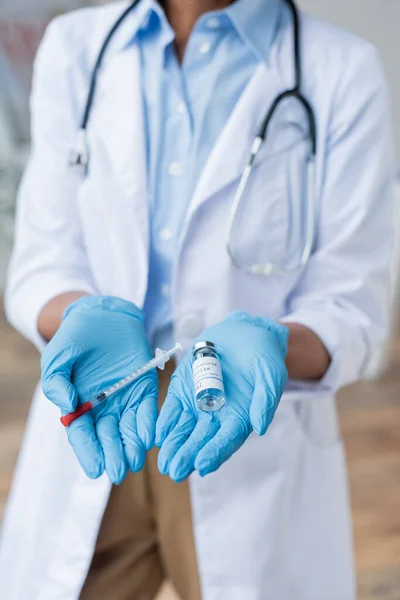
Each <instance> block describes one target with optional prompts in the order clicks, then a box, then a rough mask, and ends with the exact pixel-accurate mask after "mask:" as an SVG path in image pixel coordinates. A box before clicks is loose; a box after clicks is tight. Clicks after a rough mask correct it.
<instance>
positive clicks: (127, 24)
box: [106, 0, 164, 59]
mask: <svg viewBox="0 0 400 600" xmlns="http://www.w3.org/2000/svg"><path fill="white" fill-rule="evenodd" d="M118 4H119V6H118V8H119V10H118V11H116V16H115V21H116V20H117V19H118V17H119V16H120V15H121V14H122V13H123V12H124V10H126V9H127V8H128V6H129V4H131V2H122V3H118ZM152 13H156V14H158V15H159V16H160V18H161V17H162V15H163V14H164V12H163V9H162V8H161V6H160V5H159V4H158V2H156V0H141V1H140V2H139V3H138V4H137V6H135V7H134V8H133V9H132V10H131V12H130V13H129V14H128V15H127V16H126V17H125V19H124V20H123V22H122V23H121V24H120V26H119V27H118V29H117V30H116V31H115V33H114V35H113V37H112V40H111V42H110V45H109V47H108V50H107V54H106V58H108V59H109V58H111V57H112V56H114V55H115V54H117V53H118V52H120V51H122V50H125V49H126V48H128V47H129V46H130V45H131V44H132V43H133V42H134V41H135V38H136V36H137V34H138V32H139V30H140V29H141V28H145V27H146V26H147V24H148V22H149V19H150V16H151V14H152Z"/></svg>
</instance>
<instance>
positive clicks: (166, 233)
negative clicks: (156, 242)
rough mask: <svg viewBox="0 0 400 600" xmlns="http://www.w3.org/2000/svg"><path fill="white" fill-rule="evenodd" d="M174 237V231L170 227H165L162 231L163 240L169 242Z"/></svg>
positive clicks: (161, 238) (161, 237)
mask: <svg viewBox="0 0 400 600" xmlns="http://www.w3.org/2000/svg"><path fill="white" fill-rule="evenodd" d="M171 238H172V231H171V230H170V229H168V227H164V228H163V229H161V231H160V240H162V241H163V242H168V240H170V239H171Z"/></svg>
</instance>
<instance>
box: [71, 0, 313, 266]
mask: <svg viewBox="0 0 400 600" xmlns="http://www.w3.org/2000/svg"><path fill="white" fill-rule="evenodd" d="M139 1H140V0H134V1H133V2H132V3H131V4H130V5H129V6H128V7H127V8H126V9H125V10H124V12H123V13H122V14H121V15H120V17H119V18H118V19H117V21H116V22H115V23H114V25H113V26H112V28H111V29H110V31H109V33H108V34H107V36H106V38H105V40H104V42H103V44H102V46H101V48H100V51H99V54H98V56H97V59H96V62H95V65H94V68H93V72H92V75H91V78H90V85H89V92H88V95H87V99H86V104H85V108H84V111H83V116H82V121H81V126H80V128H79V131H78V136H77V142H76V147H75V149H74V150H73V151H72V152H71V156H70V161H69V164H70V166H81V167H83V168H84V169H85V170H86V169H87V168H88V165H89V147H88V143H87V128H88V123H89V119H90V115H91V112H92V108H93V103H94V97H95V93H96V85H97V80H98V73H99V70H100V67H101V65H102V62H103V58H104V55H105V53H106V50H107V48H108V45H109V43H110V41H111V40H112V38H113V36H114V34H115V33H116V31H117V30H118V28H119V27H120V25H121V24H122V22H123V21H124V20H125V18H126V17H127V16H128V14H129V13H130V12H131V11H132V10H133V9H134V8H135V6H136V5H137V4H138V3H139ZM285 1H286V3H287V4H288V6H289V7H290V9H291V11H292V15H293V31H294V35H293V46H294V66H295V83H294V86H293V87H292V88H291V89H287V90H285V91H284V92H281V93H280V94H279V95H278V96H277V97H276V98H275V100H274V101H273V103H272V105H271V107H270V109H269V111H268V113H267V114H266V116H265V119H264V121H263V122H262V125H261V127H260V130H259V132H258V134H257V136H256V138H255V139H254V142H253V145H252V147H251V152H250V156H249V158H248V161H247V164H246V166H245V168H244V170H243V174H242V176H241V178H240V182H239V186H238V189H237V192H236V194H235V197H234V199H233V202H232V206H231V209H230V214H229V221H228V236H227V245H226V247H227V251H228V254H229V256H230V258H231V260H232V262H233V264H234V265H235V266H236V267H237V268H238V269H241V270H244V271H246V272H248V273H251V274H254V275H266V276H268V275H272V274H285V273H286V274H287V273H294V272H296V271H298V270H300V269H301V268H303V267H304V266H305V265H306V264H307V263H308V261H309V259H310V256H311V252H312V248H313V242H314V235H315V212H316V206H315V158H316V149H317V131H316V120H315V114H314V111H313V109H312V107H311V104H310V103H309V101H308V100H307V98H305V96H303V94H302V92H301V59H300V21H299V14H298V11H297V8H296V5H295V4H294V2H293V0H285ZM288 98H295V99H296V100H297V101H299V102H300V104H301V105H302V107H303V108H304V110H305V113H306V115H307V119H308V127H309V136H310V140H311V149H310V154H309V156H308V158H307V208H306V226H305V231H306V235H305V243H304V247H303V250H302V253H301V256H300V259H299V260H298V262H297V263H296V264H293V265H291V266H288V267H281V266H278V265H276V264H274V263H273V262H266V263H263V264H250V265H248V264H245V263H244V262H242V261H241V260H240V258H239V257H238V256H237V254H236V253H235V252H234V251H233V248H232V236H233V229H234V226H235V223H236V217H237V213H238V209H239V206H240V203H241V202H242V199H243V196H244V193H245V191H246V188H247V185H248V181H249V178H250V174H251V172H252V170H253V166H254V162H255V159H256V157H257V154H258V152H259V150H260V148H261V146H262V144H263V143H264V142H265V141H266V138H267V133H268V126H269V124H270V122H271V120H272V117H273V116H274V114H275V113H276V110H277V108H278V107H279V106H280V105H281V104H282V102H284V101H285V100H287V99H288Z"/></svg>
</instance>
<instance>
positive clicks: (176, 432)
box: [158, 411, 197, 475]
mask: <svg viewBox="0 0 400 600" xmlns="http://www.w3.org/2000/svg"><path fill="white" fill-rule="evenodd" d="M196 422H197V419H196V417H195V415H194V414H193V413H191V412H188V411H185V412H183V413H182V415H181V417H180V419H179V421H178V423H177V425H176V427H175V428H174V429H173V430H172V431H171V433H170V434H169V435H168V436H167V438H166V439H165V441H164V443H163V445H162V446H161V450H160V453H159V455H158V469H159V471H160V473H161V474H162V475H168V473H169V467H170V464H171V461H172V459H173V458H174V456H175V454H176V453H177V452H178V450H179V449H180V448H181V446H183V444H184V443H185V442H186V440H187V439H188V437H189V436H190V434H191V433H192V431H193V429H194V428H195V426H196Z"/></svg>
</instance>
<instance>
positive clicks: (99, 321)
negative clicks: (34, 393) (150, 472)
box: [41, 296, 158, 483]
mask: <svg viewBox="0 0 400 600" xmlns="http://www.w3.org/2000/svg"><path fill="white" fill-rule="evenodd" d="M151 358H152V351H151V348H150V346H149V344H148V341H147V337H146V333H145V329H144V325H143V315H142V312H141V311H140V310H139V309H138V308H137V307H136V306H135V305H134V304H132V303H131V302H127V301H125V300H121V299H119V298H113V297H107V296H96V297H90V296H86V297H83V298H80V299H79V300H77V301H76V302H74V303H73V304H71V305H70V306H69V307H68V308H67V309H66V311H65V312H64V315H63V322H62V324H61V326H60V328H59V329H58V331H57V333H56V334H55V336H54V337H53V339H52V340H51V341H50V342H49V344H48V345H47V347H46V348H45V350H44V352H43V354H42V359H41V366H42V388H43V392H44V394H45V395H46V396H47V398H48V399H49V400H51V401H52V402H54V404H56V405H57V406H58V407H59V408H60V409H61V411H62V413H63V414H66V413H69V412H72V411H74V410H75V409H76V407H77V405H79V404H83V403H84V402H86V401H87V400H90V399H91V398H93V396H94V395H95V394H96V393H98V392H100V391H101V390H103V389H104V388H106V387H108V386H109V385H112V384H114V383H116V382H117V381H119V380H120V379H122V377H125V376H126V375H129V374H130V373H131V372H133V371H134V370H135V369H136V368H138V367H141V366H142V365H143V364H144V363H146V362H147V361H148V360H150V359H151ZM157 396H158V380H157V374H156V372H155V370H154V371H151V372H150V373H148V374H146V375H144V376H143V377H142V378H140V379H138V380H137V381H135V382H133V383H132V384H131V385H130V386H128V387H126V388H125V389H122V390H121V391H120V392H117V393H115V395H113V396H111V397H110V398H108V399H107V400H105V401H104V402H103V403H102V404H100V405H99V406H97V407H95V408H94V409H93V410H92V411H90V412H88V413H86V414H84V415H82V416H81V417H79V418H78V419H77V420H76V421H74V422H73V423H71V425H69V427H67V428H66V429H67V434H68V439H69V442H70V443H71V445H72V447H73V449H74V451H75V454H76V456H77V458H78V460H79V462H80V464H81V465H82V467H83V469H84V470H85V472H86V474H87V475H88V476H89V477H91V478H93V479H95V478H97V477H99V476H100V475H101V474H102V473H103V471H104V469H105V470H106V472H107V474H108V476H109V478H110V480H111V482H113V483H120V482H121V481H122V479H123V478H124V477H125V475H126V472H127V467H129V468H130V470H131V471H138V470H140V469H141V468H142V466H143V463H144V460H145V451H146V449H150V448H151V447H152V446H153V443H154V432H155V424H156V420H157V413H158V410H157Z"/></svg>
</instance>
